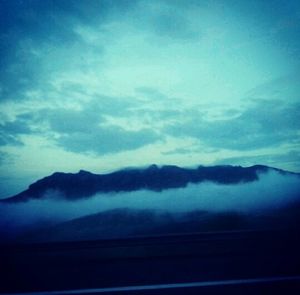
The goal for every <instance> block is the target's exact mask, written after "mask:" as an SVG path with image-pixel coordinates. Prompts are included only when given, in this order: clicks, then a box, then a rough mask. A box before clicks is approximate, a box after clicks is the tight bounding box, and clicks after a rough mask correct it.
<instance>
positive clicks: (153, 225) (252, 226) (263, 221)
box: [17, 201, 300, 243]
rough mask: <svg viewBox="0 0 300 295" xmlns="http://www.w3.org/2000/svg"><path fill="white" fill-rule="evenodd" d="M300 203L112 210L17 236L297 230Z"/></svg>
mask: <svg viewBox="0 0 300 295" xmlns="http://www.w3.org/2000/svg"><path fill="white" fill-rule="evenodd" d="M299 213H300V202H299V201H298V202H295V203H293V204H290V205H287V206H284V207H282V208H277V209H275V210H265V211H262V212H260V213H259V214H258V213H253V212H252V213H245V212H244V213H243V212H238V211H224V212H209V211H205V210H194V211H189V212H181V213H179V212H177V213H175V212H168V211H165V210H149V209H139V210H136V209H128V208H123V209H122V208H121V209H114V210H109V211H105V212H100V213H96V214H91V215H87V216H83V217H80V218H75V219H73V220H69V221H66V222H62V223H59V224H56V225H53V226H48V227H44V228H41V229H33V230H31V231H28V232H25V233H24V234H23V235H20V236H19V237H17V239H18V240H19V241H22V242H39V243H41V242H58V241H83V240H103V239H104V240H105V239H121V238H129V237H138V236H157V235H158V236H160V235H170V234H192V233H197V232H214V231H235V230H252V231H253V230H263V229H268V230H272V229H274V230H278V229H287V228H290V229H291V228H293V229H297V230H299V222H300V214H299Z"/></svg>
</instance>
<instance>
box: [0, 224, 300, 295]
mask: <svg viewBox="0 0 300 295" xmlns="http://www.w3.org/2000/svg"><path fill="white" fill-rule="evenodd" d="M299 249H300V238H299V233H298V231H296V230H293V231H292V230H282V231H250V232H227V233H206V234H204V233H202V234H201V233H200V234H192V235H175V236H164V237H143V238H132V239H127V240H113V241H90V242H75V243H68V242H65V243H56V244H54V243H53V244H51V243H49V244H40V245H6V246H2V247H0V253H1V254H0V259H1V260H0V261H1V266H0V276H1V284H0V293H3V294H4V293H18V292H19V293H21V292H46V293H42V294H51V293H49V292H52V294H113V293H115V294H119V293H122V294H183V293H184V294H199V290H201V294H224V293H230V294H290V293H293V292H296V290H298V291H300V254H299ZM183 290H184V291H183ZM53 292H54V293H53ZM247 292H248V293H247ZM274 292H275V293H274ZM276 292H280V293H276ZM296 293H297V292H296ZM299 294H300V293H299Z"/></svg>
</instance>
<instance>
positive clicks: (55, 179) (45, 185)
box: [1, 165, 290, 202]
mask: <svg viewBox="0 0 300 295" xmlns="http://www.w3.org/2000/svg"><path fill="white" fill-rule="evenodd" d="M270 170H276V171H278V172H280V173H290V172H285V171H283V170H279V169H275V168H270V167H267V166H262V165H255V166H252V167H246V168H243V167H240V166H213V167H204V166H199V167H198V168H195V169H188V168H180V167H177V166H162V167H158V166H156V165H151V166H149V167H148V168H146V169H124V170H119V171H116V172H113V173H109V174H93V173H90V172H87V171H83V170H80V171H79V172H78V173H75V174H73V173H61V172H56V173H54V174H52V175H50V176H47V177H45V178H43V179H40V180H38V181H37V182H35V183H33V184H31V185H30V186H29V188H28V189H27V190H25V191H23V192H21V193H20V194H18V195H15V196H13V197H10V198H7V199H4V200H1V202H24V201H27V200H29V199H42V198H45V197H47V195H55V196H56V197H58V198H61V199H66V200H76V199H83V198H88V197H91V196H93V195H95V194H96V193H109V192H130V191H137V190H151V191H162V190H166V189H171V188H183V187H186V186H187V185H188V184H190V183H200V182H204V181H211V182H215V183H220V184H236V183H243V182H252V181H256V180H258V175H259V173H266V172H268V171H270Z"/></svg>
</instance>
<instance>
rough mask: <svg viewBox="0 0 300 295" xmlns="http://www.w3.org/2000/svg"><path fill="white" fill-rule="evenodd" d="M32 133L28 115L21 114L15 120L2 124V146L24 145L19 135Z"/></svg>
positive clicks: (0, 142) (0, 136)
mask: <svg viewBox="0 0 300 295" xmlns="http://www.w3.org/2000/svg"><path fill="white" fill-rule="evenodd" d="M31 133H32V131H31V128H30V126H29V124H28V122H27V118H26V116H23V115H19V116H17V118H16V119H15V120H13V121H7V122H4V123H1V124H0V146H6V145H22V144H23V143H22V141H21V139H20V138H19V136H20V135H24V134H27V135H28V134H31Z"/></svg>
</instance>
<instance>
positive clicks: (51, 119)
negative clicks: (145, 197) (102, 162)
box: [0, 96, 159, 154]
mask: <svg viewBox="0 0 300 295" xmlns="http://www.w3.org/2000/svg"><path fill="white" fill-rule="evenodd" d="M134 106H135V103H134V102H133V101H132V99H131V98H130V97H120V98H119V97H108V96H97V97H95V98H94V99H92V100H91V101H89V102H88V103H86V104H85V103H82V105H81V108H80V109H62V108H53V109H52V108H51V109H50V108H48V109H42V110H40V111H35V112H27V113H23V114H20V115H18V116H17V117H16V119H15V120H14V121H11V122H10V121H8V122H5V123H3V124H2V125H0V135H1V137H0V145H2V146H3V145H22V144H23V143H22V140H21V138H20V135H28V136H30V135H32V134H36V135H40V136H42V137H44V138H48V139H50V140H52V141H54V142H55V143H56V144H57V145H58V146H60V147H62V148H63V149H65V150H69V151H72V152H78V153H80V152H93V153H97V154H106V153H116V152H120V151H127V150H134V149H137V148H140V147H142V146H144V145H147V144H150V143H153V142H155V141H157V140H158V139H159V136H158V134H157V133H156V132H155V131H152V130H150V129H145V128H144V129H142V128H140V129H138V128H137V129H138V130H136V131H128V130H125V129H124V128H122V127H120V126H117V125H114V124H113V123H110V122H109V121H108V119H112V120H114V119H120V118H126V119H127V120H129V119H130V117H127V115H128V114H130V113H131V111H130V110H131V108H132V107H134Z"/></svg>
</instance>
